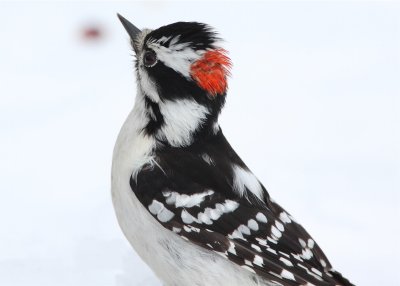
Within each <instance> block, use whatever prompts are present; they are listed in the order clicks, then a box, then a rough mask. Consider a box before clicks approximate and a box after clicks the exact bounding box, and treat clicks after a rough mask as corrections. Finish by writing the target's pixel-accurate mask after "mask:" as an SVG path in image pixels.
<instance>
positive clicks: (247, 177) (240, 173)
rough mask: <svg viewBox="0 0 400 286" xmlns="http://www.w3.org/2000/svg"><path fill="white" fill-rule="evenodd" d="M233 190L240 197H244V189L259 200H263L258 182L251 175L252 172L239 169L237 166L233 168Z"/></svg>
mask: <svg viewBox="0 0 400 286" xmlns="http://www.w3.org/2000/svg"><path fill="white" fill-rule="evenodd" d="M233 173H234V177H233V189H234V190H235V191H236V192H237V193H238V194H239V195H240V196H246V193H245V191H246V188H247V189H248V190H249V191H250V192H252V193H253V194H254V195H255V196H256V197H257V198H259V199H260V200H262V199H263V190H262V187H261V184H260V182H259V181H258V179H257V178H256V176H254V175H253V173H252V172H250V171H247V170H245V169H243V168H242V167H239V166H238V165H234V166H233Z"/></svg>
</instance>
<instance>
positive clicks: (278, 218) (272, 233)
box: [130, 149, 352, 285]
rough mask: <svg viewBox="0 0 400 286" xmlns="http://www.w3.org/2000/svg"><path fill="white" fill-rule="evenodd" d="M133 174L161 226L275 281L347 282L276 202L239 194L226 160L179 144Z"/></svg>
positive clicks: (139, 193)
mask: <svg viewBox="0 0 400 286" xmlns="http://www.w3.org/2000/svg"><path fill="white" fill-rule="evenodd" d="M158 158H159V160H158V162H157V164H154V165H153V166H148V167H145V168H143V169H142V170H141V171H140V172H139V173H138V174H137V175H136V176H134V177H132V178H131V182H130V184H131V187H132V190H133V191H134V193H135V194H136V196H137V197H138V199H139V200H140V201H141V203H142V204H143V205H144V207H145V208H146V209H147V210H148V211H149V212H150V213H151V214H152V215H153V216H154V217H155V219H157V221H158V222H159V223H160V224H162V225H163V226H164V227H165V228H167V229H169V230H171V231H173V232H174V233H176V234H177V235H179V236H181V237H182V238H183V239H185V240H189V241H191V242H192V243H195V244H197V245H200V246H201V247H204V248H206V249H209V250H210V251H215V252H216V253H218V254H219V255H221V256H223V257H226V258H227V259H229V260H230V261H232V262H233V263H236V264H238V265H240V266H242V267H243V268H246V269H247V270H249V271H252V272H255V273H257V274H258V275H260V276H262V277H264V278H265V279H267V280H269V281H275V282H276V283H277V285H352V284H351V283H350V282H349V281H348V280H347V279H345V278H343V277H342V276H341V274H339V273H338V272H335V271H334V270H332V267H331V265H330V263H329V261H328V259H327V258H326V257H325V255H324V253H323V252H322V250H321V249H320V248H319V246H318V245H317V244H316V243H315V242H314V240H313V239H312V238H311V237H310V235H309V234H308V233H307V232H306V231H305V230H304V229H303V227H302V226H301V225H299V224H298V223H297V222H295V221H294V219H293V218H292V217H291V216H290V215H289V214H288V213H287V212H286V211H285V210H284V209H282V208H281V207H280V206H279V205H278V204H276V203H274V202H272V201H271V200H270V199H269V196H268V193H267V192H266V191H265V189H263V190H264V192H265V196H264V201H259V202H258V203H257V202H256V203H254V201H256V200H257V199H255V198H252V199H249V198H246V197H245V196H243V197H240V196H239V195H237V194H236V193H235V192H234V191H233V190H232V182H231V178H230V177H229V174H226V173H225V171H224V168H218V167H217V166H214V165H212V164H207V162H205V161H204V160H202V159H201V156H200V155H196V153H194V152H187V151H184V150H177V149H176V150H174V151H171V150H169V151H165V152H164V153H160V154H158Z"/></svg>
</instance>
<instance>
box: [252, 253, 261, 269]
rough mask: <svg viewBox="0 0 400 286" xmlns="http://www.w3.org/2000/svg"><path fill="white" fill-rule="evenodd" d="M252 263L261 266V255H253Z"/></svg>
mask: <svg viewBox="0 0 400 286" xmlns="http://www.w3.org/2000/svg"><path fill="white" fill-rule="evenodd" d="M253 263H254V264H255V265H258V266H260V267H262V266H263V259H262V258H261V256H259V255H255V256H254V260H253Z"/></svg>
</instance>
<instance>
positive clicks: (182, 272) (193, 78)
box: [112, 15, 352, 286]
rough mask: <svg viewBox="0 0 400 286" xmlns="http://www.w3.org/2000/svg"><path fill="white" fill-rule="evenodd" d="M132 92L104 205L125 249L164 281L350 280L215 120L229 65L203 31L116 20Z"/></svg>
mask: <svg viewBox="0 0 400 286" xmlns="http://www.w3.org/2000/svg"><path fill="white" fill-rule="evenodd" d="M118 17H119V19H120V20H121V22H122V24H123V25H124V27H125V29H126V30H127V32H128V34H129V36H130V39H131V44H132V47H133V49H134V52H135V56H136V61H135V68H136V78H137V95H136V100H135V105H134V107H133V110H132V111H131V113H130V114H129V116H128V118H127V119H126V121H125V123H124V125H123V126H122V129H121V131H120V133H119V136H118V139H117V142H116V145H115V149H114V154H113V165H112V199H113V203H114V207H115V211H116V214H117V218H118V221H119V224H120V226H121V228H122V230H123V232H124V234H125V236H126V238H127V239H128V240H129V242H130V243H131V244H132V246H133V248H134V249H135V250H136V252H137V253H138V254H139V255H140V257H141V258H142V259H143V260H144V261H145V262H146V263H147V264H148V265H149V266H150V267H151V268H152V270H153V271H154V272H155V274H156V275H157V276H158V277H159V279H160V280H161V281H162V282H163V283H164V284H165V285H166V286H181V285H182V286H188V285H195V286H203V285H204V286H214V285H215V286H220V285H229V286H243V285H249V286H255V285H352V284H351V283H350V282H349V281H348V280H347V279H345V278H344V277H343V276H342V275H341V274H340V273H338V272H336V271H335V270H333V269H332V266H331V264H330V263H329V261H328V259H327V258H326V256H325V255H324V253H323V252H322V250H321V249H320V247H319V246H318V245H317V244H316V242H315V241H314V240H313V239H312V238H311V237H310V235H309V234H308V233H307V232H306V231H305V230H304V228H303V227H302V226H301V225H300V224H298V223H297V222H296V220H295V219H294V218H293V217H292V216H291V215H290V214H289V213H288V212H286V211H285V210H284V209H283V208H282V207H281V206H279V205H278V204H277V203H276V202H274V201H273V200H272V199H271V198H270V196H269V194H268V192H267V191H266V189H265V188H264V186H263V185H262V184H261V183H260V182H259V180H258V179H257V178H256V177H255V176H254V175H253V173H252V172H251V171H250V170H249V168H248V167H247V166H246V164H245V163H244V162H243V161H242V160H241V159H240V157H239V156H238V155H237V154H236V152H235V151H234V150H233V149H232V147H231V146H230V145H229V143H228V141H227V140H226V138H225V137H224V135H223V133H222V130H221V128H220V126H219V124H218V115H219V113H220V112H221V109H222V107H223V106H224V103H225V97H226V92H227V78H228V76H229V72H230V67H231V62H230V59H229V57H228V55H227V52H226V51H225V50H224V49H223V48H221V46H220V42H221V41H220V38H219V37H218V35H217V34H216V32H215V31H214V30H213V29H212V28H211V27H210V26H208V25H206V24H202V23H197V22H177V23H173V24H170V25H166V26H163V27H160V28H158V29H156V30H150V29H143V30H140V29H138V28H137V27H135V26H134V25H133V24H132V23H130V22H129V21H128V20H126V19H125V18H123V17H122V16H121V15H118Z"/></svg>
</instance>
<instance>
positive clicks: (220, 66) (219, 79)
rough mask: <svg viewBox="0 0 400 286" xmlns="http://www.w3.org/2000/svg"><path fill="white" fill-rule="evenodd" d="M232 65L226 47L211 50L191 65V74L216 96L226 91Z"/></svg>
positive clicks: (198, 82) (203, 87) (199, 83)
mask: <svg viewBox="0 0 400 286" xmlns="http://www.w3.org/2000/svg"><path fill="white" fill-rule="evenodd" d="M231 66H232V64H231V60H230V59H229V57H228V56H227V52H226V51H225V50H224V49H216V50H210V51H207V52H205V53H204V55H203V56H202V57H201V58H200V59H199V60H197V61H196V62H194V63H193V64H192V65H191V67H190V74H191V76H192V78H193V79H194V80H195V81H196V82H197V84H198V85H199V86H200V87H201V88H202V89H204V90H206V91H207V92H208V93H209V94H210V95H211V96H216V95H217V94H222V93H224V92H225V91H226V89H227V86H228V83H227V77H228V76H229V75H230V68H231Z"/></svg>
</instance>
